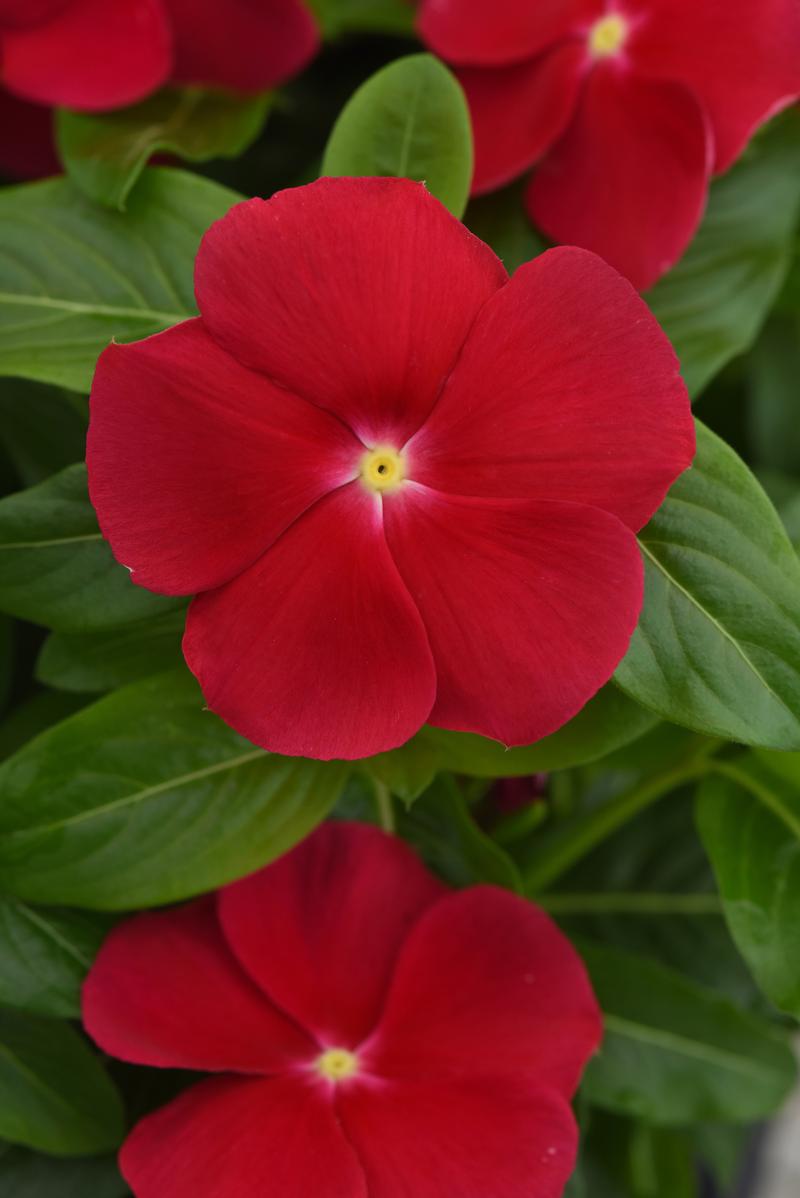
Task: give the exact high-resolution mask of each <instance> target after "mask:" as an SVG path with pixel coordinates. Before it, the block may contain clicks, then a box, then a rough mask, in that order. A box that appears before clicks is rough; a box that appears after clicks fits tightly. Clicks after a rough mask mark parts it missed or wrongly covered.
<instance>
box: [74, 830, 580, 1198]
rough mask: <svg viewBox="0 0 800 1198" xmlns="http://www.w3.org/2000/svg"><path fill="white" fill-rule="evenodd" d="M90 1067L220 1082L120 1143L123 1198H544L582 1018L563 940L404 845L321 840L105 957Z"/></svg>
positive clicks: (89, 1018) (91, 992) (148, 920)
mask: <svg viewBox="0 0 800 1198" xmlns="http://www.w3.org/2000/svg"><path fill="white" fill-rule="evenodd" d="M83 1012H84V1022H85V1025H86V1028H87V1030H88V1032H89V1034H90V1035H91V1036H92V1037H93V1038H94V1039H95V1040H96V1042H97V1043H98V1044H99V1045H100V1047H101V1048H102V1049H103V1050H104V1051H106V1052H109V1053H111V1054H112V1055H114V1056H116V1057H120V1058H122V1059H123V1060H126V1061H132V1062H135V1063H137V1064H141V1065H153V1066H157V1067H166V1068H180V1069H196V1070H204V1071H210V1072H213V1073H216V1074H218V1075H219V1076H217V1077H215V1078H213V1079H209V1080H204V1081H201V1082H200V1083H199V1084H197V1085H195V1086H193V1087H191V1088H190V1089H188V1090H186V1091H185V1092H184V1093H183V1094H182V1095H181V1096H180V1097H179V1098H177V1099H176V1100H175V1101H173V1102H172V1103H171V1104H170V1105H169V1106H167V1107H165V1108H163V1109H162V1110H159V1111H157V1112H156V1113H155V1114H152V1115H149V1116H148V1117H147V1118H145V1119H144V1120H143V1121H142V1122H141V1123H139V1124H138V1126H137V1127H136V1128H135V1129H134V1131H133V1132H132V1134H131V1135H130V1137H129V1138H128V1140H127V1141H126V1143H125V1144H124V1146H123V1148H122V1152H121V1157H120V1163H121V1167H122V1171H123V1173H124V1175H125V1177H126V1179H127V1181H128V1183H129V1185H130V1186H131V1188H132V1190H133V1192H134V1194H135V1195H136V1198H165V1195H167V1194H169V1196H170V1198H212V1196H213V1198H239V1196H240V1195H242V1194H253V1195H255V1194H266V1193H267V1192H269V1193H270V1194H275V1195H278V1194H279V1195H281V1198H309V1196H311V1195H313V1198H366V1196H367V1195H368V1194H369V1195H370V1196H371V1198H400V1196H401V1195H406V1194H411V1193H413V1194H414V1196H415V1198H440V1196H441V1195H442V1194H447V1195H448V1198H460V1196H463V1195H467V1194H487V1195H488V1194H501V1193H502V1195H503V1198H530V1195H532V1194H535V1195H536V1198H557V1196H558V1195H559V1194H561V1192H562V1189H563V1187H564V1184H565V1182H566V1180H567V1178H568V1176H569V1174H570V1172H571V1170H572V1168H573V1164H574V1159H575V1149H576V1128H575V1124H574V1120H573V1117H572V1113H571V1110H570V1106H569V1099H570V1098H571V1096H572V1094H573V1092H574V1090H575V1088H576V1085H577V1083H578V1080H579V1077H580V1074H581V1071H582V1069H583V1067H584V1065H585V1064H586V1062H587V1060H588V1058H589V1057H590V1055H591V1054H592V1053H593V1052H594V1051H595V1049H596V1048H597V1046H598V1044H599V1041H600V1036H601V1022H600V1015H599V1011H598V1008H597V1004H596V1002H595V999H594V996H593V994H592V991H591V987H590V985H589V982H588V979H587V977H586V974H585V972H584V969H583V966H582V964H581V962H580V960H579V958H578V956H577V954H576V953H575V952H574V950H573V949H572V947H571V945H570V944H569V942H568V941H567V939H566V938H565V937H564V936H563V935H562V933H561V932H560V931H558V929H557V928H556V927H555V925H554V924H553V923H551V921H550V920H549V919H548V917H547V916H546V915H545V914H544V913H543V912H541V911H540V910H538V909H537V908H536V907H534V906H532V905H531V904H530V903H528V902H526V901H524V900H523V899H520V898H518V897H516V896H515V895H512V894H509V893H508V892H506V891H503V890H498V889H495V888H493V887H490V886H477V887H473V888H471V889H468V890H462V891H460V892H458V893H451V892H448V891H446V890H445V889H444V887H443V886H441V884H440V883H439V882H437V881H436V880H435V879H434V878H433V877H432V876H431V875H430V874H429V873H428V872H427V871H426V870H425V869H424V868H423V867H422V865H421V864H420V863H419V861H418V860H417V859H416V858H415V856H414V855H413V853H412V852H411V851H410V850H409V849H408V847H407V846H406V845H404V844H403V843H402V842H401V841H398V840H395V839H392V838H390V837H387V836H385V835H384V834H383V833H381V832H379V831H377V829H374V828H370V827H368V826H367V825H357V824H336V823H331V824H327V825H324V826H323V827H322V828H321V829H319V830H318V831H317V832H316V833H315V834H314V835H313V836H312V837H311V838H310V839H309V840H307V841H306V842H305V843H304V844H303V845H302V846H300V847H299V848H297V849H295V850H294V851H293V852H292V853H290V854H289V855H288V856H286V857H284V858H282V859H281V860H280V861H278V862H277V863H276V864H274V865H271V866H269V867H268V868H266V869H264V870H262V871H261V872H260V873H257V874H254V875H253V876H251V877H249V878H245V879H244V880H243V881H241V882H237V883H234V884H233V885H232V886H228V887H227V888H226V889H224V890H222V891H220V892H219V894H217V895H216V896H212V897H208V898H203V899H199V900H197V901H195V902H193V903H191V904H189V905H187V906H184V907H182V908H178V909H173V910H170V911H165V912H161V913H156V914H152V913H151V914H144V915H138V916H135V917H134V918H133V919H130V920H128V921H126V922H125V923H123V924H121V925H120V926H118V927H117V928H116V929H115V930H114V931H113V932H112V933H111V935H110V937H109V938H108V940H107V941H106V943H105V945H104V946H103V948H102V949H101V951H100V954H99V956H98V958H97V961H96V962H95V964H94V966H93V968H92V971H91V973H90V974H89V977H88V980H87V982H86V985H85V988H84V995H83Z"/></svg>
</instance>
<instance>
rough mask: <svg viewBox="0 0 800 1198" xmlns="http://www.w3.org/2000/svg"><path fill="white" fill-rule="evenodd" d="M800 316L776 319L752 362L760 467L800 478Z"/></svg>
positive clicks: (754, 429) (751, 407)
mask: <svg viewBox="0 0 800 1198" xmlns="http://www.w3.org/2000/svg"><path fill="white" fill-rule="evenodd" d="M798 377H800V316H796V317H794V318H792V317H789V316H783V317H780V318H778V317H776V318H775V319H774V320H771V321H770V323H769V324H768V325H767V327H766V329H765V330H764V332H763V334H762V335H761V337H759V340H758V344H757V346H756V348H755V350H754V351H753V354H752V356H751V358H750V404H749V414H750V432H751V437H752V441H753V449H754V453H755V457H756V460H757V461H758V463H759V465H760V466H767V467H770V468H771V469H773V470H784V471H790V472H792V473H793V474H795V475H798V474H800V420H798V418H797V415H798V400H797V380H798Z"/></svg>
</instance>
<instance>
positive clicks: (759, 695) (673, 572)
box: [616, 425, 800, 749]
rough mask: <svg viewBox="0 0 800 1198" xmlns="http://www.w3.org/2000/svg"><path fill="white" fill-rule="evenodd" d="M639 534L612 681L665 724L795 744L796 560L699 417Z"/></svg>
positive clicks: (744, 472)
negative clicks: (627, 629) (686, 457)
mask: <svg viewBox="0 0 800 1198" xmlns="http://www.w3.org/2000/svg"><path fill="white" fill-rule="evenodd" d="M639 541H640V544H641V548H642V552H643V554H644V557H645V601H644V609H643V611H642V616H641V619H640V621H639V626H638V628H637V630H636V632H635V633H634V636H633V640H632V641H631V647H630V650H629V652H628V654H627V655H626V657H625V658H624V660H623V661H622V664H621V665H620V666H619V668H618V670H617V673H616V680H617V682H618V683H619V684H620V686H622V687H623V688H624V689H625V690H626V691H627V692H628V693H629V694H630V695H632V696H633V698H635V699H637V700H638V701H639V702H640V703H642V704H644V705H645V706H647V707H651V708H652V709H653V710H654V711H656V712H658V714H659V715H661V716H663V717H664V718H665V719H668V720H671V721H673V722H674V723H676V724H684V725H686V726H687V727H690V728H695V729H697V730H698V731H700V732H705V733H709V734H711V735H715V736H724V737H727V738H728V739H730V740H737V741H741V742H742V743H743V744H755V745H761V746H764V747H766V748H775V749H796V748H800V562H799V561H798V558H797V555H796V553H795V552H794V549H793V548H792V545H791V543H790V541H789V539H788V537H787V536H786V532H785V530H784V528H783V526H782V524H781V521H780V519H779V517H778V514H777V512H776V511H775V509H774V508H773V507H772V505H771V503H770V502H769V500H768V499H767V497H766V495H765V494H764V492H763V490H762V489H761V487H760V486H759V484H758V482H757V481H756V479H755V478H754V477H753V475H752V474H751V473H750V471H749V470H748V469H747V467H746V466H745V464H744V463H743V462H742V461H741V459H740V458H738V457H737V455H736V454H735V453H734V452H733V450H732V449H731V448H730V447H729V446H727V445H726V444H725V443H724V441H721V440H720V439H719V437H717V436H715V435H714V434H713V433H711V432H709V430H708V429H706V428H704V427H703V426H702V425H698V450H697V458H696V460H695V464H694V466H693V467H692V468H691V469H690V470H688V471H687V472H686V473H685V474H684V475H682V477H681V478H680V479H679V480H678V482H677V483H676V484H675V486H674V487H673V488H672V490H671V491H670V493H669V495H668V496H667V499H666V501H665V503H664V504H663V506H662V507H661V508H660V510H659V511H658V512H657V513H656V515H655V516H654V517H653V519H652V520H651V521H650V523H649V524H648V525H647V527H646V528H645V529H644V530H643V531H642V532H641V533H640V535H639Z"/></svg>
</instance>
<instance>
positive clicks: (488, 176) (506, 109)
mask: <svg viewBox="0 0 800 1198" xmlns="http://www.w3.org/2000/svg"><path fill="white" fill-rule="evenodd" d="M585 62H586V51H585V49H584V47H583V46H582V45H581V44H580V43H579V42H574V41H572V42H564V43H563V44H562V45H559V46H555V47H553V49H552V50H548V51H547V52H546V53H544V54H541V55H540V56H539V57H538V58H535V59H533V60H532V61H528V62H522V63H519V64H517V65H514V66H502V67H494V68H492V67H462V69H461V70H460V71H459V72H458V78H459V80H460V82H461V85H462V87H463V88H464V91H465V92H466V95H467V100H468V101H469V108H470V114H471V116H472V132H473V134H474V137H475V176H474V178H473V182H472V190H473V193H478V194H479V193H481V192H484V191H492V190H493V189H494V188H495V187H502V185H503V184H504V183H509V182H510V181H511V180H512V179H515V178H516V177H517V175H520V174H522V172H523V171H524V170H527V168H528V167H530V166H533V164H534V162H536V160H537V158H539V157H540V156H541V155H542V154H543V153H544V151H545V150H547V149H549V147H550V146H551V145H552V144H553V142H554V141H555V140H556V138H557V137H559V135H560V134H561V133H562V132H563V131H564V127H565V126H566V124H567V122H568V120H569V118H570V116H571V115H572V112H573V109H574V107H575V103H576V101H577V98H578V92H579V89H580V83H581V78H582V75H583V68H584V64H585Z"/></svg>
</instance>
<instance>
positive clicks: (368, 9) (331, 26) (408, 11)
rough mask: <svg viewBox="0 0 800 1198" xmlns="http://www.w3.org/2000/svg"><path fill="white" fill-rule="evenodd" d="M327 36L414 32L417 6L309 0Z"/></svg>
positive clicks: (379, 0)
mask: <svg viewBox="0 0 800 1198" xmlns="http://www.w3.org/2000/svg"><path fill="white" fill-rule="evenodd" d="M309 5H310V7H311V9H312V11H313V12H314V15H315V16H316V18H317V20H318V21H319V23H320V25H321V26H322V31H323V33H324V34H325V36H326V38H336V37H341V36H342V35H343V34H347V33H395V34H408V35H409V36H410V35H411V34H412V33H413V31H414V8H413V6H412V5H410V4H409V3H408V0H309Z"/></svg>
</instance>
